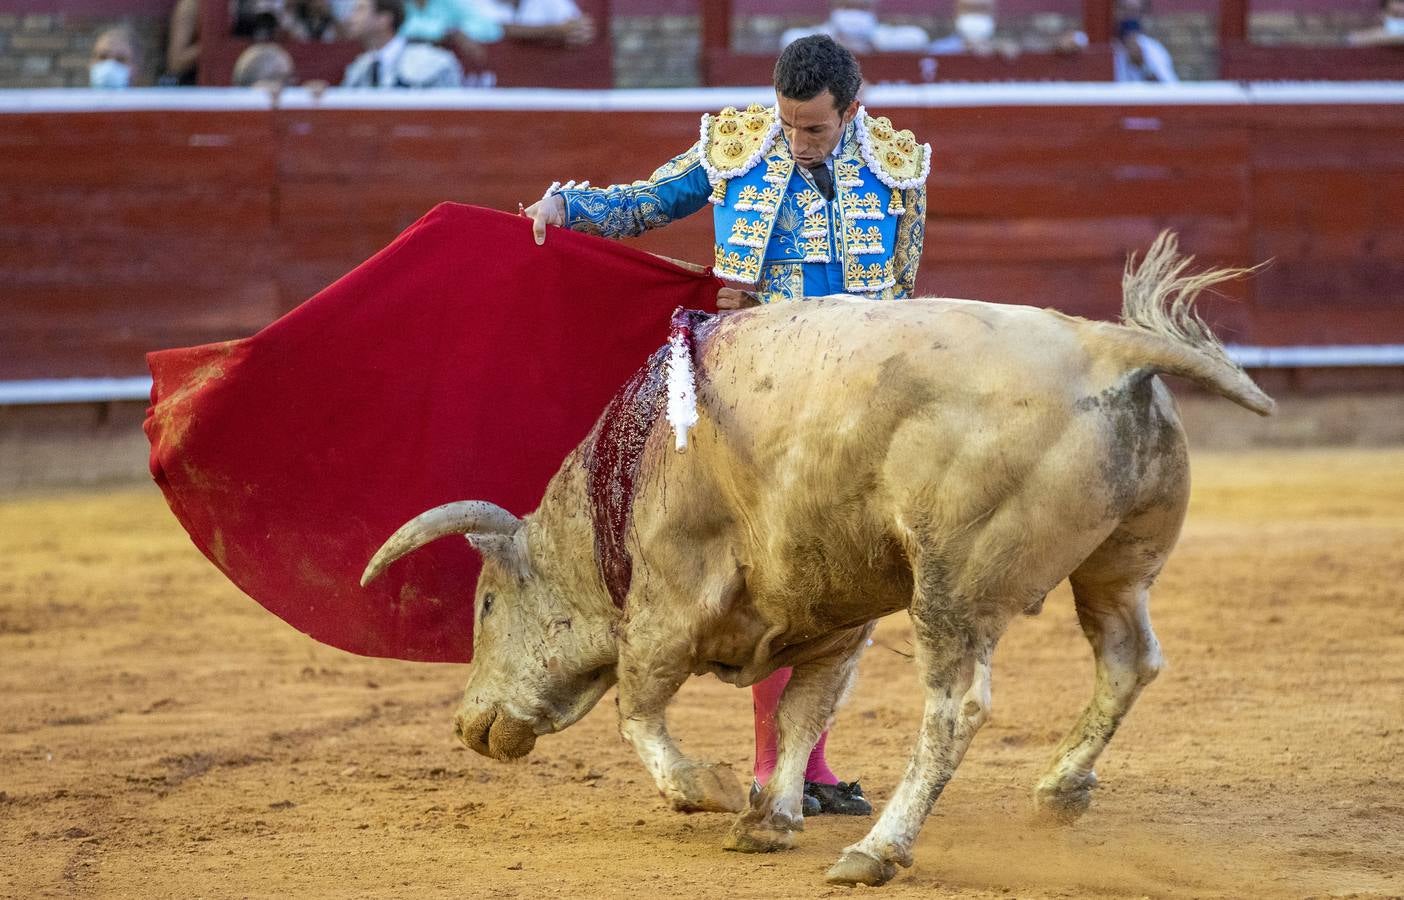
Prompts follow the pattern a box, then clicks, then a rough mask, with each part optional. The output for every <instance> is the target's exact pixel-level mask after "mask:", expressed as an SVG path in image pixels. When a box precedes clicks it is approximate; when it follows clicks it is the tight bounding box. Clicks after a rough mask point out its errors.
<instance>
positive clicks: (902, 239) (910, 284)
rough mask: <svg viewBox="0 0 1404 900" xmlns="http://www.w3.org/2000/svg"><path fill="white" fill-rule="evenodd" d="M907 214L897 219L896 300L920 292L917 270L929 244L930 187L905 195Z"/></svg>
mask: <svg viewBox="0 0 1404 900" xmlns="http://www.w3.org/2000/svg"><path fill="white" fill-rule="evenodd" d="M902 206H903V207H904V208H905V211H904V212H903V213H902V216H901V218H899V219H898V220H897V246H896V248H895V250H894V252H893V254H892V270H893V277H894V278H895V279H896V282H897V283H896V284H894V285H893V286H892V296H893V298H894V299H899V300H903V299H906V298H907V297H911V296H914V295H915V293H916V277H917V267H918V266H920V265H921V248H922V245H923V244H924V243H925V242H926V185H924V184H923V185H921V186H920V187H914V188H908V189H907V190H905V191H903V192H902Z"/></svg>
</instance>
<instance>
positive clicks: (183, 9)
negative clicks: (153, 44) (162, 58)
mask: <svg viewBox="0 0 1404 900" xmlns="http://www.w3.org/2000/svg"><path fill="white" fill-rule="evenodd" d="M168 31H169V35H170V36H169V38H168V39H167V42H166V71H165V74H164V75H162V76H161V84H163V85H190V84H194V83H195V81H196V76H197V74H198V73H197V71H196V68H197V67H198V66H199V64H200V0H176V5H175V8H174V9H172V10H171V22H170V28H169V29H168Z"/></svg>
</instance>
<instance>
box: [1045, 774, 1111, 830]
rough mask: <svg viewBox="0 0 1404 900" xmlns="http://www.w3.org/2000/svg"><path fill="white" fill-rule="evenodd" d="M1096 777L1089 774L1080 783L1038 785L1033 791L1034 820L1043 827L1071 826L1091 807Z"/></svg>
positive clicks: (1067, 782) (1066, 782)
mask: <svg viewBox="0 0 1404 900" xmlns="http://www.w3.org/2000/svg"><path fill="white" fill-rule="evenodd" d="M1096 786H1097V776H1096V775H1095V774H1091V773H1089V774H1088V775H1087V777H1086V778H1083V779H1082V780H1080V781H1065V782H1054V783H1052V784H1040V785H1039V786H1038V787H1037V788H1035V789H1034V819H1035V821H1037V822H1039V823H1041V824H1044V825H1071V824H1073V823H1074V822H1076V821H1077V820H1078V819H1080V818H1082V814H1083V813H1085V812H1087V810H1088V808H1089V807H1091V806H1092V789H1093V788H1095V787H1096Z"/></svg>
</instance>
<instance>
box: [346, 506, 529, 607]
mask: <svg viewBox="0 0 1404 900" xmlns="http://www.w3.org/2000/svg"><path fill="white" fill-rule="evenodd" d="M521 524H522V520H521V519H518V518H517V517H516V516H514V515H512V514H511V513H509V512H508V511H507V510H505V509H503V508H502V507H500V506H497V505H496V504H493V503H488V502H486V501H484V500H459V501H458V502H456V503H445V504H444V505H443V506H436V507H434V508H433V509H431V510H429V511H428V512H422V513H420V514H419V515H417V516H415V517H414V518H413V519H410V520H409V521H408V522H406V523H405V524H403V525H401V526H400V528H399V530H398V531H396V532H395V533H394V534H392V535H390V539H389V540H387V541H386V542H385V543H384V544H381V545H380V549H379V550H377V551H375V556H373V557H371V561H370V563H369V564H367V566H366V571H365V572H363V573H362V574H361V587H365V586H366V585H368V584H370V583H371V582H372V581H374V580H375V578H376V577H377V576H378V575H380V573H381V572H383V571H385V568H386V567H387V566H389V565H390V564H391V563H392V562H394V561H395V560H397V559H399V558H400V557H402V556H404V555H405V554H406V553H410V552H413V551H415V550H418V549H419V548H420V547H423V546H424V545H425V544H427V543H429V542H430V541H432V540H436V539H438V538H441V537H444V536H445V535H450V534H511V533H513V532H514V531H516V530H517V526H519V525H521Z"/></svg>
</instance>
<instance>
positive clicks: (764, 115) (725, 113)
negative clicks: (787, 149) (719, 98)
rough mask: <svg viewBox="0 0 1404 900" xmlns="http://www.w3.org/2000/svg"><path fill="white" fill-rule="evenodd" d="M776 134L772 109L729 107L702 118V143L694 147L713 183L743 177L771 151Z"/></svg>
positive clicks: (777, 127)
mask: <svg viewBox="0 0 1404 900" xmlns="http://www.w3.org/2000/svg"><path fill="white" fill-rule="evenodd" d="M779 132H780V117H779V116H777V115H776V114H775V110H773V109H766V108H765V107H764V106H761V105H759V104H757V103H752V104H751V105H750V106H748V107H746V108H745V109H744V110H738V109H737V108H736V107H734V106H728V107H727V108H726V109H724V110H722V111H721V112H719V113H717V114H716V115H711V114H710V113H708V114H706V115H704V116H703V117H702V142H701V144H699V145H698V148H697V152H698V155H699V156H700V157H701V158H702V168H704V169H706V170H707V177H708V178H709V179H710V180H711V181H712V183H713V184H715V183H716V182H717V181H719V180H722V179H727V178H736V177H737V176H739V175H744V174H746V173H747V172H749V171H750V170H751V169H752V168H754V167H755V165H756V163H758V162H760V161H761V158H762V157H764V156H765V154H766V152H767V151H769V150H770V145H771V144H772V143H773V142H774V141H775V135H777V134H779Z"/></svg>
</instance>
